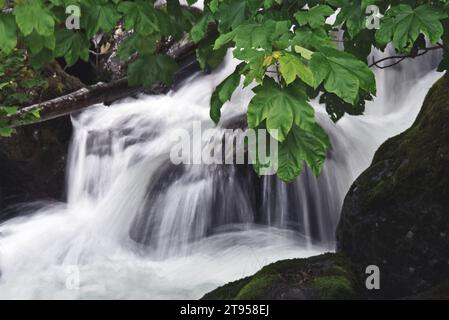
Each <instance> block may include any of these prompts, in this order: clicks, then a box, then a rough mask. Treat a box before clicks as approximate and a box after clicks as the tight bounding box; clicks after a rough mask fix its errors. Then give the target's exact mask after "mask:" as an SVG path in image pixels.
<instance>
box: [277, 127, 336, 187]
mask: <svg viewBox="0 0 449 320" xmlns="http://www.w3.org/2000/svg"><path fill="white" fill-rule="evenodd" d="M329 147H330V141H329V138H328V136H327V134H326V133H325V132H324V130H323V129H322V128H321V127H320V126H319V125H317V124H316V123H314V125H313V126H311V127H309V130H304V129H301V128H300V127H298V126H296V125H294V126H293V127H292V129H291V130H290V132H289V134H288V136H287V138H286V139H285V141H284V142H282V143H281V144H280V145H279V150H278V170H277V175H278V177H279V178H280V179H281V180H283V181H285V182H292V181H294V180H295V179H296V178H297V177H298V176H299V175H300V174H301V171H302V168H303V163H304V161H305V162H306V163H307V164H308V166H309V167H310V168H311V169H312V172H313V173H314V174H315V175H316V176H318V175H319V174H320V172H321V169H322V167H323V164H324V161H325V159H326V150H327V149H328V148H329Z"/></svg>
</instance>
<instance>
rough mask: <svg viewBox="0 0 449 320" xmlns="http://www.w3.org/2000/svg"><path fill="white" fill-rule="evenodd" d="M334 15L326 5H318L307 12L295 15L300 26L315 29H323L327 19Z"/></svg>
mask: <svg viewBox="0 0 449 320" xmlns="http://www.w3.org/2000/svg"><path fill="white" fill-rule="evenodd" d="M333 13H334V10H333V9H332V8H331V7H329V6H326V5H316V6H315V7H312V8H310V9H309V10H307V11H299V12H297V13H296V14H295V19H296V20H297V21H298V23H299V25H300V26H304V25H306V24H308V25H309V26H310V27H312V28H313V29H315V28H318V27H322V26H323V25H324V24H325V21H326V18H327V17H329V16H330V15H331V14H333Z"/></svg>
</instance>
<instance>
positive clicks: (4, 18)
mask: <svg viewBox="0 0 449 320" xmlns="http://www.w3.org/2000/svg"><path fill="white" fill-rule="evenodd" d="M16 44H17V29H16V23H15V21H14V17H13V16H12V15H6V14H2V13H0V48H1V50H2V51H3V52H4V53H10V52H11V51H12V49H14V48H15V47H16Z"/></svg>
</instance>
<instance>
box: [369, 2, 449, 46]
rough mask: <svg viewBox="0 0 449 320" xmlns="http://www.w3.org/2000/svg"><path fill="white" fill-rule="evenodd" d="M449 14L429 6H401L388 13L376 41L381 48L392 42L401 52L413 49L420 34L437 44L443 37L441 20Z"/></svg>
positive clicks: (377, 33)
mask: <svg viewBox="0 0 449 320" xmlns="http://www.w3.org/2000/svg"><path fill="white" fill-rule="evenodd" d="M446 17H447V14H446V13H445V12H443V11H440V10H438V9H437V8H434V7H431V6H429V5H427V4H424V5H421V6H419V7H417V8H415V9H413V8H412V7H411V6H409V5H408V4H400V5H398V6H395V7H393V8H391V9H390V10H388V11H387V13H386V16H385V18H384V19H383V21H382V24H381V26H380V29H379V30H378V31H377V32H376V41H377V43H378V44H379V45H380V46H384V45H386V44H387V43H388V42H390V41H391V40H392V41H393V44H394V45H395V47H396V48H397V49H399V50H400V51H404V50H409V49H411V47H412V45H413V43H414V42H415V41H416V39H417V38H418V36H419V35H420V33H421V32H422V33H423V34H425V35H426V36H427V37H428V38H429V40H430V42H431V43H433V44H434V43H436V42H437V41H438V40H439V39H440V38H441V37H442V35H443V32H444V29H443V25H442V24H441V20H443V19H445V18H446Z"/></svg>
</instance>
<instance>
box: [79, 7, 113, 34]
mask: <svg viewBox="0 0 449 320" xmlns="http://www.w3.org/2000/svg"><path fill="white" fill-rule="evenodd" d="M83 12H85V14H84V15H83V16H82V19H81V21H83V22H84V26H85V28H86V33H87V36H88V37H89V38H90V37H93V36H94V35H95V34H96V33H98V32H100V31H103V32H109V31H111V30H112V29H114V27H115V25H116V23H117V20H118V19H119V15H118V13H117V11H116V9H115V7H114V6H111V5H100V4H97V3H95V2H93V3H92V4H91V3H88V6H86V7H85V8H84V11H83Z"/></svg>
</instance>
